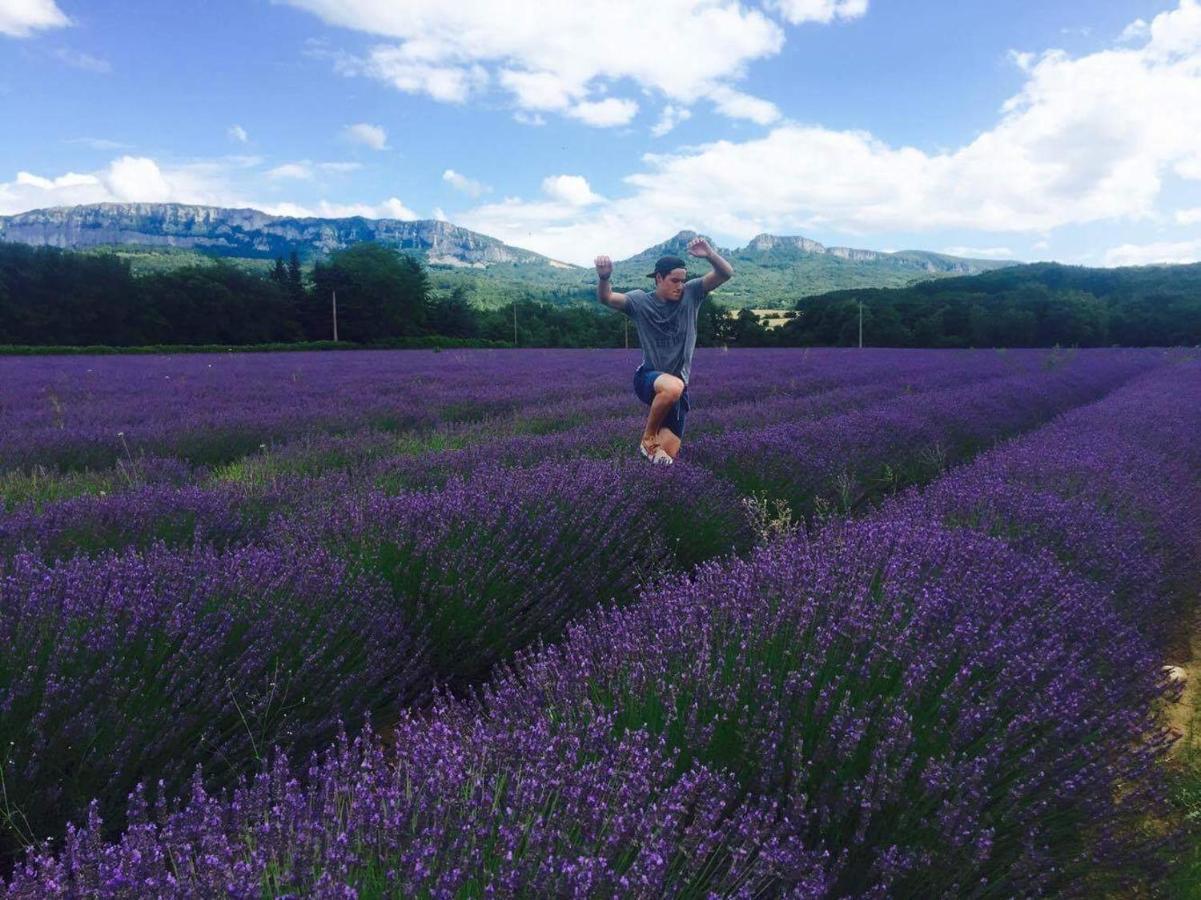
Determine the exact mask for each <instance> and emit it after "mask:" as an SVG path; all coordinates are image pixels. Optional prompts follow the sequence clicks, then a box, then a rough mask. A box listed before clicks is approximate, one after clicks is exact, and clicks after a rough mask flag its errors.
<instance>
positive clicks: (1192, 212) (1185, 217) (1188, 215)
mask: <svg viewBox="0 0 1201 900" xmlns="http://www.w3.org/2000/svg"><path fill="white" fill-rule="evenodd" d="M1176 224H1177V225H1201V206H1195V207H1193V208H1192V209H1178V210H1176Z"/></svg>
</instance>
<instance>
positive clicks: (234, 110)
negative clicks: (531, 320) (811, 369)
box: [0, 0, 1201, 265]
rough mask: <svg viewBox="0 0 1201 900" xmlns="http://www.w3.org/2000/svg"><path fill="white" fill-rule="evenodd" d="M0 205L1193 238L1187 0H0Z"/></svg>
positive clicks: (1086, 257) (932, 241) (474, 221)
mask: <svg viewBox="0 0 1201 900" xmlns="http://www.w3.org/2000/svg"><path fill="white" fill-rule="evenodd" d="M0 138H2V139H0V214H10V213H14V212H20V211H24V210H28V209H36V208H42V207H48V206H62V205H70V204H75V203H89V202H102V201H120V202H136V201H145V202H154V201H178V202H187V203H205V204H212V205H218V206H250V207H254V208H258V209H263V210H266V211H268V212H272V213H277V214H285V215H327V216H329V215H369V216H375V217H392V218H405V219H412V218H445V219H448V220H449V221H451V222H454V223H455V224H457V225H462V226H464V227H467V228H472V229H475V230H477V231H481V232H484V233H485V234H489V235H493V236H495V237H498V238H501V239H502V240H505V241H507V242H509V243H511V244H515V245H517V246H522V247H527V248H529V249H532V250H536V251H538V252H541V253H545V254H547V255H549V256H552V257H554V258H557V259H561V260H566V261H568V262H574V263H580V264H587V263H588V262H589V261H590V260H591V259H592V258H593V257H594V256H595V255H597V254H599V253H605V254H608V255H610V256H613V257H615V258H621V257H624V256H628V255H631V254H633V253H635V252H637V251H639V250H641V249H643V248H644V247H646V246H649V245H651V244H654V243H658V242H659V241H662V240H664V239H666V238H668V237H670V236H671V235H673V234H674V233H675V232H677V231H679V230H680V229H684V228H688V229H693V230H697V231H700V232H703V233H706V234H709V235H711V236H713V237H714V238H715V239H716V240H717V241H718V242H719V243H720V244H721V245H723V246H727V247H736V246H741V245H744V244H745V243H746V242H747V241H748V240H749V239H750V238H752V237H753V236H754V235H756V234H759V233H762V232H768V233H773V234H803V235H805V236H806V237H809V238H812V239H814V240H818V241H821V242H823V243H825V244H827V245H843V246H853V247H865V248H871V249H879V250H899V249H925V250H935V251H942V252H951V253H957V254H960V255H974V256H994V257H1006V258H1016V259H1022V260H1038V259H1056V260H1060V261H1064V262H1072V263H1083V264H1087V265H1118V264H1141V263H1150V262H1160V261H1174V262H1189V261H1196V260H1198V259H1201V5H1199V3H1198V0H1164V2H1160V0H1125V2H1117V0H1113V2H1110V0H1092V2H1063V3H1055V4H1048V3H1045V2H1033V0H1030V2H1027V0H1013V2H1008V0H998V2H995V3H991V4H977V3H963V2H935V0H915V2H905V3H899V2H892V3H884V2H877V0H759V2H752V0H746V2H734V0H659V2H652V3H650V4H646V3H644V2H638V0H609V2H605V3H576V4H570V5H569V4H551V5H549V6H548V5H547V4H545V3H541V2H539V3H535V2H522V0H509V2H496V0H492V2H487V0H457V2H455V3H446V2H445V0H436V2H435V0H407V2H401V0H275V2H270V0H240V2H225V0H208V2H205V3H203V4H182V3H164V2H161V0H160V2H143V0H122V2H120V3H117V2H108V0H89V2H82V0H0Z"/></svg>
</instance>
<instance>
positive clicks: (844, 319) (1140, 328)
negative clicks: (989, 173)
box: [0, 243, 1201, 347]
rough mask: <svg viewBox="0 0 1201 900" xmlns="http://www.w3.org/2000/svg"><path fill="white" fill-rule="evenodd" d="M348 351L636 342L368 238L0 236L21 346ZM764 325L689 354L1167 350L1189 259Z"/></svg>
mask: <svg viewBox="0 0 1201 900" xmlns="http://www.w3.org/2000/svg"><path fill="white" fill-rule="evenodd" d="M335 296H336V298H337V322H338V338H339V339H340V340H341V341H347V342H354V343H359V344H376V343H387V342H388V341H408V342H410V343H411V342H412V341H414V340H420V339H423V338H433V337H445V338H454V339H461V340H482V341H500V342H505V343H514V342H515V343H516V344H517V345H518V346H523V347H622V346H630V347H635V346H637V334H636V333H635V330H634V329H633V328H632V327H630V325H629V323H628V320H627V319H626V318H625V316H622V315H620V314H615V313H613V312H612V311H610V310H607V309H604V308H602V307H600V305H599V304H598V303H597V302H596V301H595V298H594V296H593V295H592V293H591V290H590V289H588V290H583V291H579V292H578V296H577V297H576V298H575V299H576V301H577V302H574V303H562V304H557V305H556V304H548V303H545V302H540V298H538V297H536V296H535V294H534V293H533V292H532V291H531V292H529V293H527V294H526V295H524V296H522V295H520V294H519V295H518V296H517V297H516V298H515V299H514V300H513V301H512V302H511V303H509V304H508V305H507V306H500V307H495V308H490V309H481V308H479V307H478V306H477V305H475V304H473V303H472V299H473V298H472V297H471V295H470V288H469V287H467V286H465V285H462V284H460V285H458V286H456V287H455V288H454V289H453V290H451V291H450V292H449V293H448V294H445V295H443V296H434V294H433V291H432V290H431V285H430V277H429V273H428V272H427V270H426V269H425V267H424V266H423V264H422V263H421V261H420V260H419V259H417V258H415V257H413V256H410V255H407V254H403V253H398V252H397V251H395V250H393V249H390V248H387V247H384V246H381V245H379V244H374V243H361V244H356V245H354V246H352V247H349V248H347V249H345V250H341V251H338V252H336V253H333V254H331V256H330V257H329V258H328V259H326V260H322V261H318V262H317V263H316V264H314V266H313V267H312V268H311V269H310V270H309V271H307V272H306V271H304V269H303V268H302V266H301V261H300V259H299V257H298V256H297V254H295V253H292V254H291V256H290V258H288V259H283V258H279V259H277V260H275V265H274V267H273V268H272V269H271V270H270V271H269V272H268V274H267V275H266V276H263V275H260V274H256V273H254V272H251V271H247V270H246V269H243V268H239V267H238V266H237V265H235V264H232V263H230V262H228V261H224V260H220V259H214V260H213V261H211V262H207V263H204V264H200V265H190V266H185V267H182V268H178V269H174V270H171V271H164V272H155V273H152V274H145V275H138V276H135V275H134V274H133V273H132V272H131V269H130V264H129V262H128V261H127V260H124V259H122V258H121V257H119V256H118V255H116V254H111V253H76V252H71V251H64V250H59V249H56V248H48V247H38V248H34V247H29V246H26V245H23V244H9V243H0V344H8V345H30V346H89V345H108V346H125V347H138V346H148V345H184V344H227V345H251V344H268V343H294V342H301V341H324V340H329V339H331V338H332V337H333V310H332V307H333V302H332V301H333V298H334V297H335ZM796 311H797V315H796V317H795V318H792V319H790V320H788V321H787V322H786V323H785V324H784V325H783V326H782V327H779V328H774V329H768V328H765V327H764V326H763V324H762V323H760V321H759V320H758V318H757V317H756V316H755V315H754V314H753V313H752V312H751V311H750V310H749V309H742V310H739V311H736V312H735V311H733V310H730V309H728V308H727V307H725V306H723V305H722V304H721V303H720V302H716V301H710V302H709V303H706V304H705V305H704V306H703V307H702V310H701V316H700V319H699V321H698V340H697V342H698V344H699V345H701V346H714V345H734V346H746V347H762V346H814V345H817V346H830V345H833V346H853V345H855V344H856V343H858V339H859V329H860V320H861V317H862V331H863V343H864V345H865V346H878V347H885V346H887V347H986V346H998V347H1040V346H1043V347H1049V346H1053V345H1056V344H1059V345H1062V346H1070V345H1077V346H1109V345H1112V344H1121V345H1128V346H1172V345H1182V344H1183V345H1194V344H1198V343H1201V264H1199V265H1192V266H1170V267H1144V268H1130V269H1085V268H1081V267H1071V266H1060V265H1056V264H1037V265H1030V266H1014V267H1010V268H1005V269H998V270H995V271H992V272H987V273H984V274H981V275H974V276H968V277H964V278H950V279H940V280H935V281H927V282H921V283H919V284H916V285H913V286H911V287H908V288H892V289H871V290H858V291H838V292H834V293H829V294H822V295H819V296H815V297H805V298H803V299H801V300H799V301H798V302H797V304H796Z"/></svg>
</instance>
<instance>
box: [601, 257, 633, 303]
mask: <svg viewBox="0 0 1201 900" xmlns="http://www.w3.org/2000/svg"><path fill="white" fill-rule="evenodd" d="M612 276H613V260H611V259H609V257H607V256H598V257H597V258H596V299H597V300H599V301H600V302H601V303H603V304H605V306H609V307H612V308H613V309H625V306H626V295H625V294H619V293H617V291H615V290H613V286H612V285H611V284H609V279H610V278H611V277H612Z"/></svg>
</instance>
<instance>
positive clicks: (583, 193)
mask: <svg viewBox="0 0 1201 900" xmlns="http://www.w3.org/2000/svg"><path fill="white" fill-rule="evenodd" d="M542 191H543V193H545V194H546V195H547V196H548V197H550V198H551V199H553V200H558V201H560V202H561V203H566V204H568V205H570V206H589V205H591V204H593V203H599V202H600V201H602V200H604V199H605V198H604V197H602V196H600V195H599V194H596V193H593V191H592V186H591V185H590V184H588V179H586V178H584V177H583V176H582V175H551V176H549V177H547V178H544V179H542Z"/></svg>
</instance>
